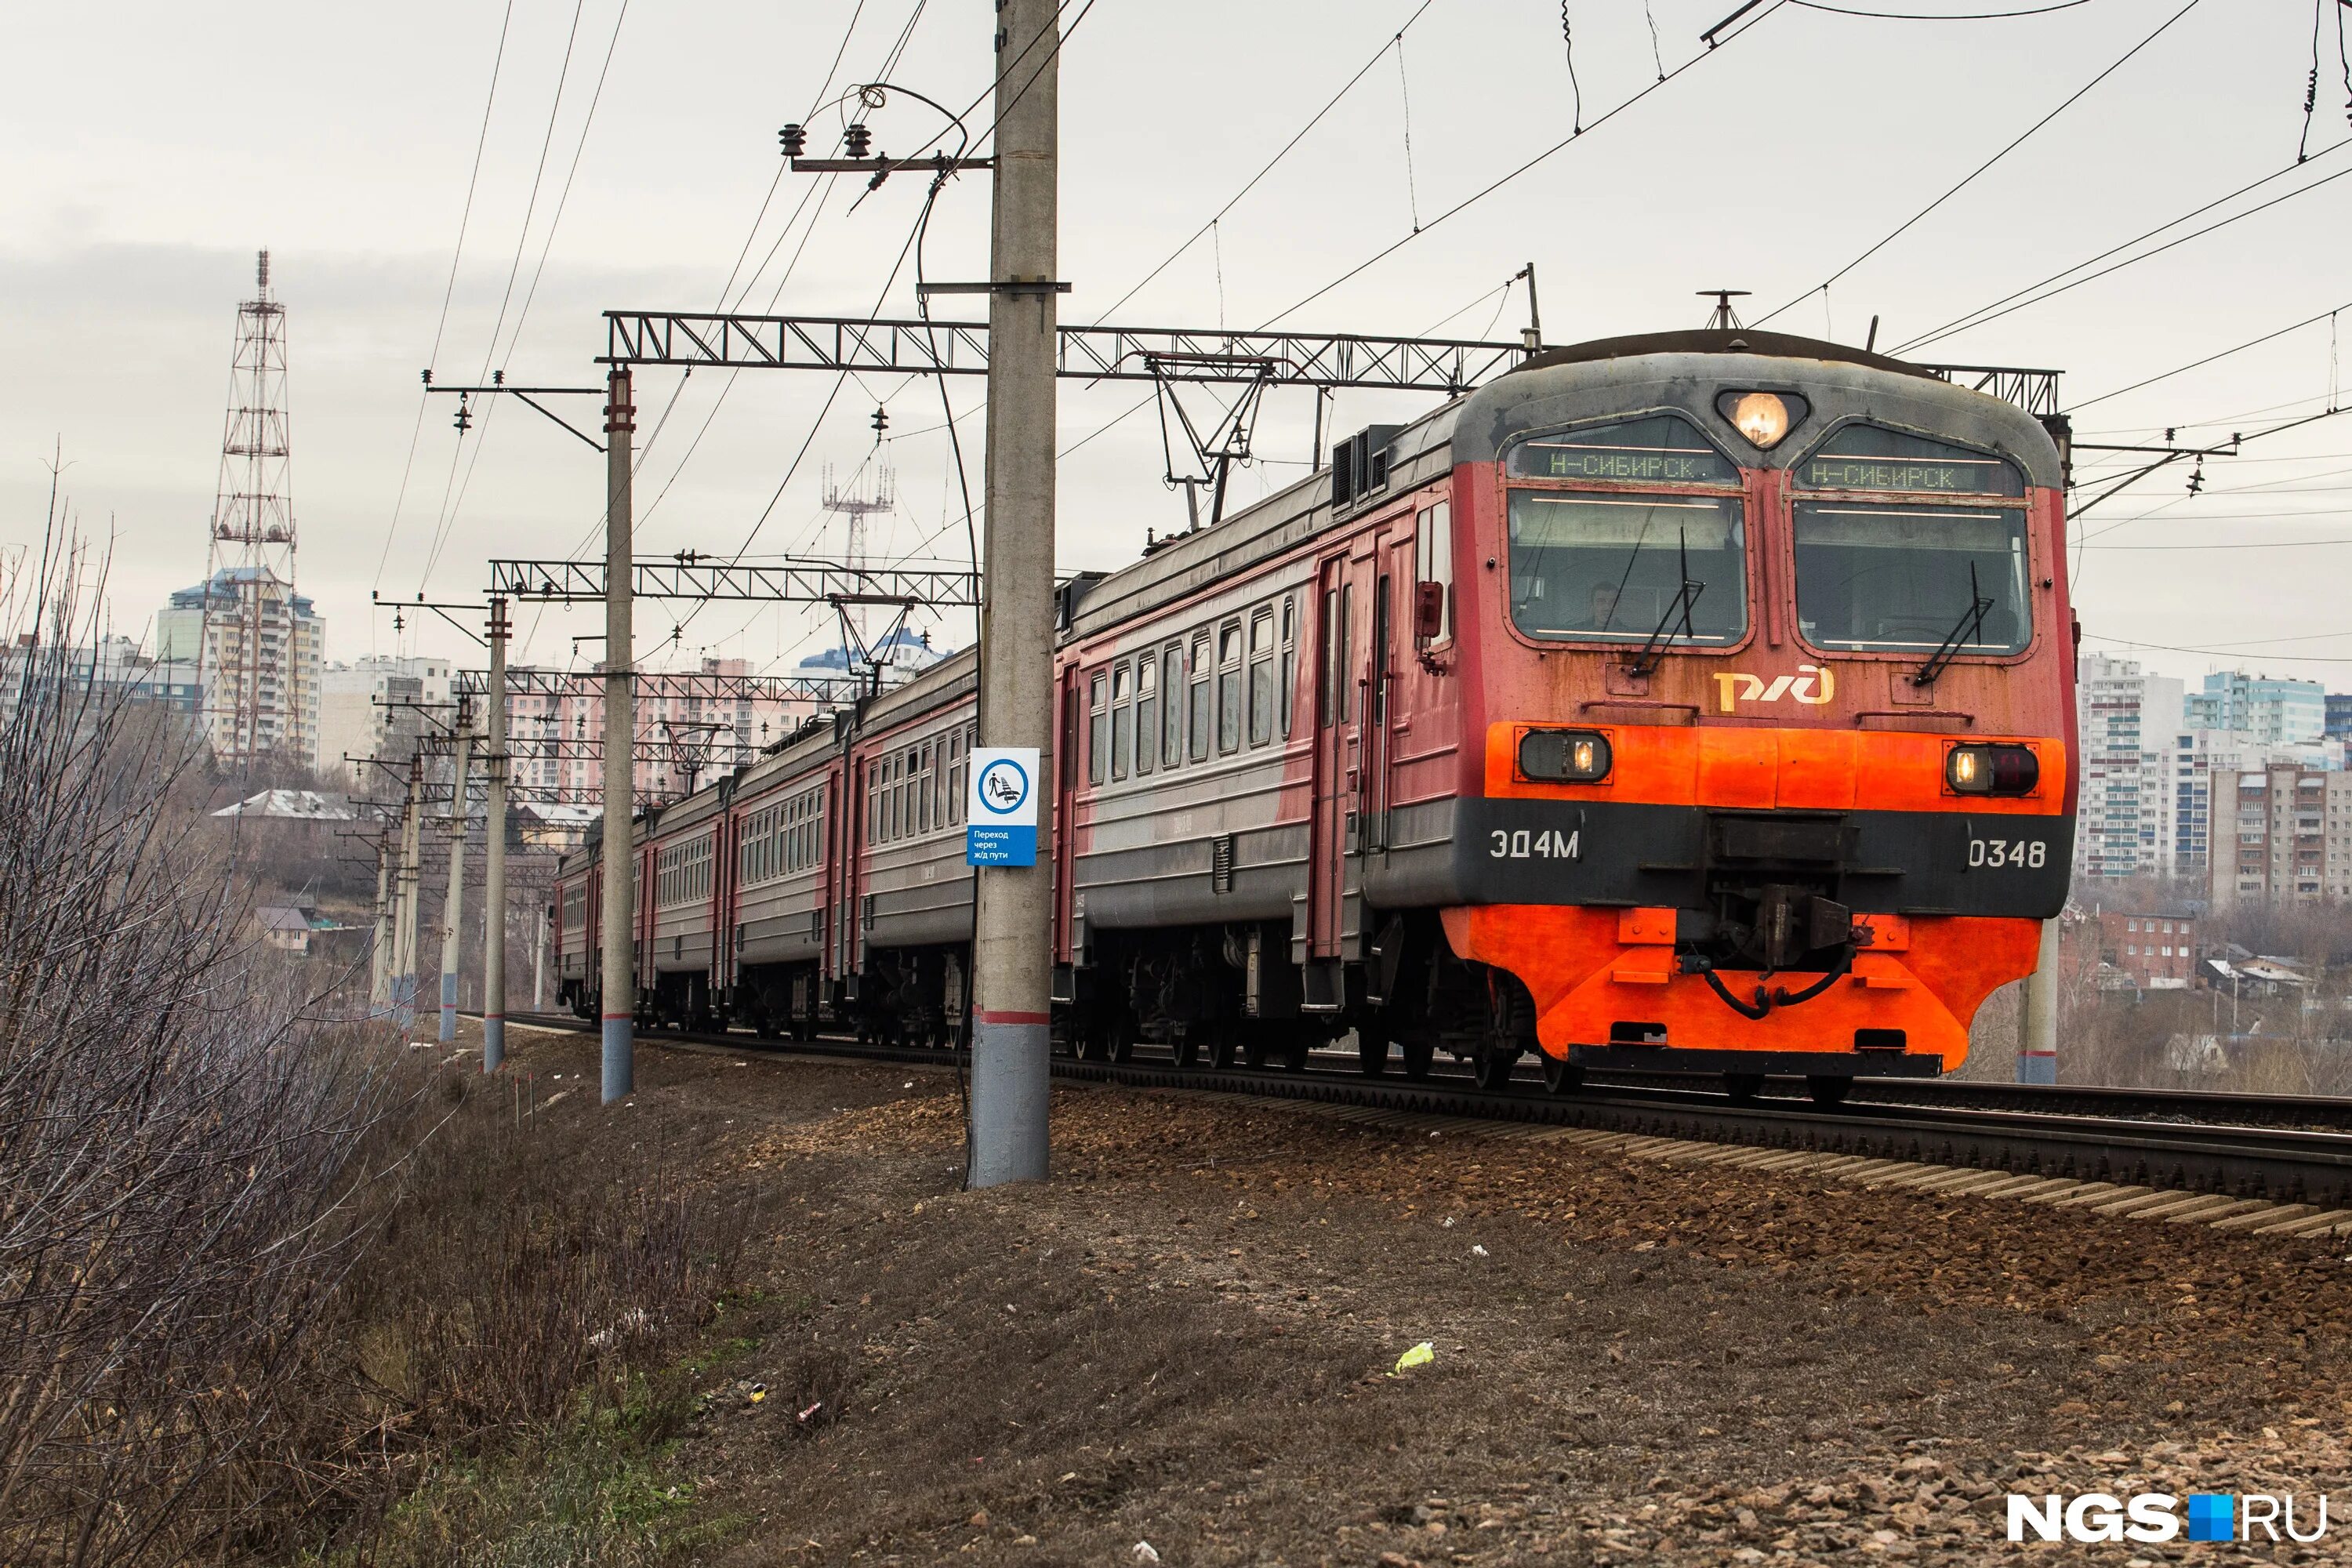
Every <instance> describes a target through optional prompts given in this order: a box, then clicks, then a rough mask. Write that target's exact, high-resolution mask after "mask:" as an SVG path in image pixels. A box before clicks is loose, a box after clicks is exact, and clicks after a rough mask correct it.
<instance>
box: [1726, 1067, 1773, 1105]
mask: <svg viewBox="0 0 2352 1568" xmlns="http://www.w3.org/2000/svg"><path fill="white" fill-rule="evenodd" d="M1723 1092H1724V1093H1726V1094H1727V1095H1729V1096H1730V1097H1731V1103H1732V1104H1734V1105H1745V1104H1747V1103H1748V1101H1749V1100H1754V1099H1755V1098H1756V1097H1757V1096H1758V1095H1759V1094H1761V1093H1763V1092H1764V1075H1763V1074H1762V1073H1760V1072H1727V1073H1725V1074H1724V1075H1723Z"/></svg>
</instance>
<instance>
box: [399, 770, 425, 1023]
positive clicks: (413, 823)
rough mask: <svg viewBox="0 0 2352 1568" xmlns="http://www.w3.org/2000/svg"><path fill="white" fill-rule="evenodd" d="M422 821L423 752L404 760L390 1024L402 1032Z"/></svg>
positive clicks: (411, 1005)
mask: <svg viewBox="0 0 2352 1568" xmlns="http://www.w3.org/2000/svg"><path fill="white" fill-rule="evenodd" d="M424 821H425V753H424V752H421V751H419V752H412V753H410V755H409V758H408V808H407V809H406V810H405V811H404V812H403V813H402V814H401V817H400V921H399V927H398V930H397V931H396V933H395V934H394V937H393V942H392V953H393V966H392V1005H393V1012H392V1016H393V1021H394V1023H396V1024H398V1025H399V1026H400V1027H401V1029H402V1030H403V1031H405V1030H407V1029H409V1028H410V1027H412V1026H415V1022H416V903H417V893H418V887H417V884H418V883H419V882H420V881H421V880H422V878H421V877H420V876H419V875H418V872H419V870H420V867H419V865H418V863H417V852H418V846H417V838H418V832H419V830H420V828H421V827H422V826H423V825H424Z"/></svg>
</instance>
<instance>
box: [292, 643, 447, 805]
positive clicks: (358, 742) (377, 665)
mask: <svg viewBox="0 0 2352 1568" xmlns="http://www.w3.org/2000/svg"><path fill="white" fill-rule="evenodd" d="M455 671H456V666H455V665H454V664H452V663H451V661H449V660H448V659H446V658H428V657H421V656H420V657H410V658H394V657H389V656H381V657H377V658H362V659H358V660H355V661H353V662H352V663H350V664H334V665H330V666H328V667H327V669H326V673H325V675H324V677H323V679H322V681H321V695H320V724H319V755H320V763H319V765H320V767H321V768H323V769H325V770H327V771H328V772H330V773H331V772H334V771H336V770H338V769H341V770H343V771H345V772H347V773H350V775H351V776H352V778H353V779H355V780H358V781H360V782H362V783H364V782H366V773H367V765H366V763H346V762H345V761H344V759H345V758H346V757H383V758H386V759H393V758H395V757H403V758H404V757H405V756H406V755H407V754H408V752H409V751H410V750H412V749H413V748H412V747H410V746H409V745H408V744H407V743H405V741H404V737H408V736H413V735H415V734H417V733H419V732H420V729H421V727H422V726H423V725H424V723H425V720H424V718H423V716H422V715H421V714H420V713H419V712H418V711H417V710H415V709H414V708H404V707H402V706H401V704H404V703H422V704H425V705H426V706H427V707H428V708H430V709H438V710H444V711H442V712H440V713H439V715H438V716H439V717H440V718H441V719H442V720H443V721H447V720H448V719H449V718H450V717H451V714H450V712H449V711H447V710H448V709H449V706H450V703H451V701H452V698H451V692H452V690H453V689H454V677H455Z"/></svg>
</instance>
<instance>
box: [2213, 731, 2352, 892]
mask: <svg viewBox="0 0 2352 1568" xmlns="http://www.w3.org/2000/svg"><path fill="white" fill-rule="evenodd" d="M2213 783H2214V794H2215V796H2216V799H2215V801H2214V812H2213V836H2212V900H2213V908H2214V909H2215V910H2217V911H2218V910H2226V909H2228V908H2230V907H2231V905H2232V904H2238V903H2263V902H2270V903H2291V902H2294V901H2297V900H2303V901H2315V900H2321V899H2347V898H2352V773H2346V772H2345V771H2344V770H2343V769H2341V768H2335V769H2326V770H2321V769H2315V768H2305V767H2297V766H2294V765H2293V764H2291V763H2281V764H2278V765H2275V766H2272V767H2267V768H2263V769H2262V770H2261V771H2259V772H2254V771H2246V772H2241V773H2237V774H2235V775H2234V777H2233V776H2232V775H2231V774H2228V773H2215V774H2214V775H2213ZM2225 801H2226V802H2227V805H2226V808H2225V806H2224V802H2225Z"/></svg>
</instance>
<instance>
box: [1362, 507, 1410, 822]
mask: <svg viewBox="0 0 2352 1568" xmlns="http://www.w3.org/2000/svg"><path fill="white" fill-rule="evenodd" d="M1409 522H1410V520H1408V523H1409ZM1370 567H1371V571H1372V582H1371V600H1372V605H1371V625H1370V627H1369V628H1368V629H1369V631H1370V637H1369V638H1368V639H1367V640H1368V642H1369V645H1370V646H1369V647H1368V648H1367V650H1366V654H1365V659H1364V725H1363V731H1364V742H1363V758H1364V763H1363V766H1364V776H1363V784H1362V796H1363V799H1362V812H1363V833H1362V839H1363V845H1362V847H1363V848H1364V849H1365V851H1366V852H1368V853H1370V854H1376V855H1385V854H1386V853H1388V847H1389V809H1390V805H1391V782H1390V777H1389V775H1390V773H1391V769H1392V768H1393V767H1394V765H1395V755H1394V752H1395V745H1394V742H1393V736H1394V730H1393V726H1394V724H1395V722H1396V719H1397V712H1396V703H1397V698H1398V696H1399V691H1398V689H1397V679H1396V667H1395V658H1396V640H1397V637H1396V622H1397V616H1398V614H1399V609H1400V605H1402V602H1403V601H1404V600H1405V599H1406V598H1407V597H1409V596H1410V595H1411V594H1412V535H1411V534H1410V533H1407V534H1406V536H1405V537H1404V538H1403V539H1402V541H1400V540H1398V539H1396V538H1395V537H1394V536H1393V535H1392V534H1389V533H1382V534H1381V539H1380V543H1379V545H1378V547H1377V548H1376V549H1375V550H1374V551H1373V552H1372V559H1371V562H1370Z"/></svg>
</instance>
